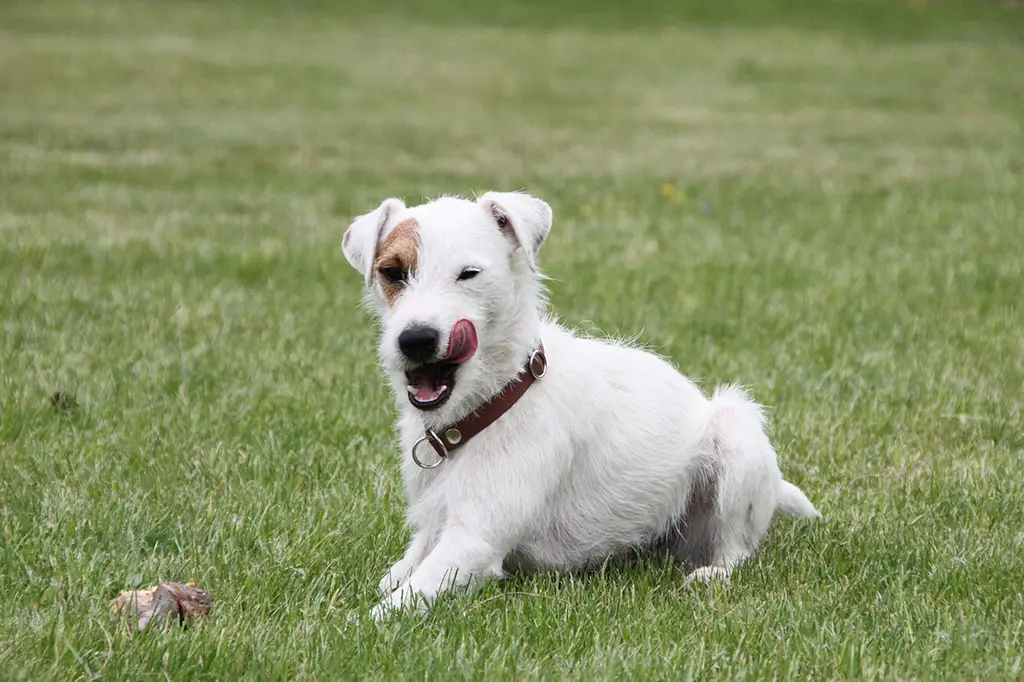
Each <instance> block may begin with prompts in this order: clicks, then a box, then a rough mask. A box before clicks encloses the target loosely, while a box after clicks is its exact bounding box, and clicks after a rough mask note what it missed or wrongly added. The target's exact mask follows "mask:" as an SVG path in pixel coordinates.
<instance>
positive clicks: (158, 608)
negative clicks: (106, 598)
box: [110, 582, 213, 630]
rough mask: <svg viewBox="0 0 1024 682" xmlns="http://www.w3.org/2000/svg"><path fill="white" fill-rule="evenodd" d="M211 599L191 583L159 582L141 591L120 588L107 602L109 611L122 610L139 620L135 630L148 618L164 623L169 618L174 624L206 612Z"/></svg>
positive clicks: (144, 624) (148, 619)
mask: <svg viewBox="0 0 1024 682" xmlns="http://www.w3.org/2000/svg"><path fill="white" fill-rule="evenodd" d="M212 606H213V598H212V597H210V595H209V594H207V593H206V592H204V591H203V590H200V589H198V588H197V587H196V584H195V582H189V583H186V584H184V585H183V584H181V583H160V584H159V585H156V586H154V587H150V588H148V589H145V590H124V591H123V592H121V594H120V595H118V597H117V599H115V600H113V601H112V602H110V610H111V611H113V612H114V613H123V612H124V611H125V610H126V609H127V610H128V612H129V613H131V614H132V615H133V616H136V617H137V618H138V619H139V630H142V629H144V628H145V627H146V625H148V624H149V622H150V621H151V620H154V619H156V620H157V621H160V622H164V621H166V620H167V619H168V618H169V617H173V618H174V619H175V620H177V622H178V623H184V622H185V621H186V620H187V619H189V618H194V617H196V616H205V615H207V614H208V613H210V608H211V607H212Z"/></svg>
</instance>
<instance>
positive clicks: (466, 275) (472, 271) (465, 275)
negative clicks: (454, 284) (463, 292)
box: [459, 268, 480, 282]
mask: <svg viewBox="0 0 1024 682" xmlns="http://www.w3.org/2000/svg"><path fill="white" fill-rule="evenodd" d="M479 274H480V270H479V269H478V268H466V269H465V270H463V271H462V272H460V273H459V281H460V282H465V281H466V280H467V279H473V278H474V277H476V276H477V275H479Z"/></svg>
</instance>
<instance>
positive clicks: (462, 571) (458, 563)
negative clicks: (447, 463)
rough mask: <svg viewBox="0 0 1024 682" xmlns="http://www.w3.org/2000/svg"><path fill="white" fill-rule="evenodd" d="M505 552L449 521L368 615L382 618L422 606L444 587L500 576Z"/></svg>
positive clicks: (443, 589)
mask: <svg viewBox="0 0 1024 682" xmlns="http://www.w3.org/2000/svg"><path fill="white" fill-rule="evenodd" d="M506 553H507V552H506V551H504V550H500V549H498V548H495V547H493V546H492V545H490V544H489V543H487V542H486V541H484V540H483V539H481V538H480V537H479V535H478V534H476V533H472V532H470V531H469V530H468V529H467V528H465V527H464V526H462V525H460V524H458V523H452V524H449V525H448V526H447V527H446V528H445V529H444V531H443V532H442V533H441V537H440V538H438V541H437V545H436V546H435V547H434V548H433V549H432V550H431V551H430V552H429V553H428V554H427V556H426V557H425V558H424V559H423V561H422V562H421V563H420V565H419V566H418V567H417V568H416V569H415V570H414V571H413V572H412V575H410V576H409V578H408V580H406V581H405V582H404V583H402V585H401V586H400V587H399V588H398V589H397V590H395V591H394V592H393V593H392V594H390V595H388V596H386V597H384V599H383V601H381V603H380V604H378V605H377V606H376V607H375V608H374V609H373V612H372V614H371V615H372V616H373V618H374V620H381V619H383V618H385V617H387V616H389V615H391V614H392V613H393V612H395V611H398V610H401V609H404V608H409V607H413V608H419V609H420V610H423V609H425V608H426V607H428V606H429V605H430V604H431V603H432V602H433V601H434V599H435V598H436V597H437V595H438V594H440V593H441V592H443V591H445V590H450V589H453V588H467V587H470V586H473V585H475V584H478V583H480V582H482V581H483V580H485V579H487V578H500V577H502V575H503V574H502V570H501V563H502V560H503V559H504V558H505V554H506Z"/></svg>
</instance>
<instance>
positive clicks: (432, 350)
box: [398, 324, 441, 362]
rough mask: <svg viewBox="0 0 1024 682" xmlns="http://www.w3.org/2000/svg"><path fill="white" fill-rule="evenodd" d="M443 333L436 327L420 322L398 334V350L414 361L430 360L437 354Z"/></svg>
mask: <svg viewBox="0 0 1024 682" xmlns="http://www.w3.org/2000/svg"><path fill="white" fill-rule="evenodd" d="M440 340H441V335H440V334H439V333H438V332H437V330H436V329H433V328H431V327H427V326H425V325H422V324H418V325H416V326H414V327H409V328H408V329H405V330H404V331H402V333H401V334H399V335H398V350H400V351H402V355H404V356H405V357H407V358H409V359H410V360H412V361H413V362H430V361H431V360H433V359H434V356H435V355H436V354H437V343H438V341H440Z"/></svg>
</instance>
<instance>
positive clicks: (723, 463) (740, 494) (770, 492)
mask: <svg viewBox="0 0 1024 682" xmlns="http://www.w3.org/2000/svg"><path fill="white" fill-rule="evenodd" d="M711 404H712V409H713V414H712V417H711V419H710V421H709V422H708V428H707V437H708V441H709V443H710V444H711V448H712V450H713V452H712V457H713V460H714V462H715V467H714V470H715V478H714V493H713V495H714V503H713V504H704V505H699V506H698V507H697V508H695V509H694V510H693V511H694V517H693V519H694V520H693V521H690V523H689V527H690V528H691V529H693V530H698V529H701V530H703V535H700V537H703V538H705V539H706V540H707V543H708V544H707V545H701V547H702V549H704V551H703V552H702V553H701V554H702V555H703V556H699V557H694V559H697V560H696V561H695V562H694V565H695V566H696V569H695V570H694V571H693V573H691V574H690V575H689V576H687V580H686V582H687V584H692V583H694V582H710V581H711V580H714V579H723V580H728V579H729V576H730V574H731V573H732V569H733V568H734V567H735V566H737V565H738V564H739V563H741V562H742V561H743V560H744V559H746V558H747V557H749V556H750V555H751V554H753V553H754V551H755V550H756V549H757V546H758V544H759V543H760V542H761V539H762V538H763V537H764V535H765V533H766V532H767V531H768V525H769V524H770V523H771V519H772V515H773V513H774V511H775V505H776V497H777V491H778V490H779V486H780V485H781V482H782V476H781V474H780V473H779V468H778V464H777V462H776V455H775V450H774V449H773V448H772V446H771V443H770V442H769V441H768V437H767V436H766V435H765V433H764V421H763V417H762V415H761V408H760V406H759V405H757V404H756V403H754V402H753V401H751V400H750V399H749V398H748V397H747V396H746V394H744V393H743V392H742V391H740V390H739V389H734V388H728V389H725V390H724V391H719V392H717V393H716V394H715V397H714V398H713V399H712V403H711Z"/></svg>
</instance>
